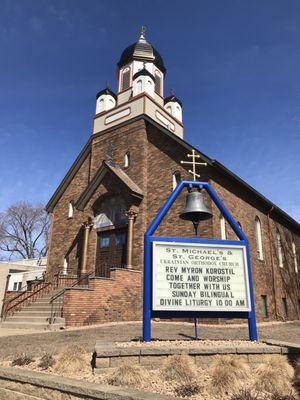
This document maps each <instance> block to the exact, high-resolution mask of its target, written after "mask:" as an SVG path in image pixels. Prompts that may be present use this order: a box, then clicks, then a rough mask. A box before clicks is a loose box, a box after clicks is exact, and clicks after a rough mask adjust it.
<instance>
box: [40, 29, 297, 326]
mask: <svg viewBox="0 0 300 400" xmlns="http://www.w3.org/2000/svg"><path fill="white" fill-rule="evenodd" d="M166 72H167V70H166V66H165V64H164V60H163V58H162V56H161V55H160V54H159V53H158V51H157V50H156V49H155V48H154V47H153V46H152V45H151V44H150V43H149V42H148V41H147V40H146V38H145V32H144V30H143V29H142V31H141V34H140V37H139V39H138V41H137V42H136V43H134V44H132V45H130V46H129V47H127V48H126V49H125V50H124V51H123V53H122V54H121V57H120V59H119V62H118V63H117V80H118V82H117V87H118V90H117V93H115V92H114V91H113V90H112V89H111V88H110V87H109V86H108V85H107V87H105V88H104V89H103V90H101V91H100V92H99V93H98V94H97V96H96V111H95V116H94V123H93V131H92V134H91V137H90V138H89V140H88V142H87V143H86V145H85V146H84V148H83V149H82V151H81V152H80V154H79V155H78V157H77V159H76V160H75V161H74V163H73V165H72V166H71V168H70V169H69V171H68V172H67V174H66V176H65V177H64V179H63V180H62V182H61V184H60V185H59V186H58V188H57V189H56V191H55V193H54V194H53V196H52V197H51V199H50V201H49V203H48V204H47V207H46V208H47V211H48V213H49V214H50V215H51V219H52V224H51V233H50V245H49V253H48V264H47V276H48V279H55V278H54V277H55V276H57V273H58V272H59V275H60V277H61V278H60V279H61V280H60V282H63V280H64V282H65V284H64V286H65V287H66V289H65V290H64V292H63V297H61V298H60V301H61V302H60V307H61V308H60V313H61V315H60V316H62V317H63V318H64V319H65V323H66V325H67V326H80V325H89V324H93V323H101V322H109V321H126V320H127V321H130V320H141V316H142V281H143V275H142V274H143V235H144V233H145V231H146V229H147V227H148V226H149V224H150V223H151V221H152V220H153V218H154V217H155V215H156V214H157V212H158V210H159V209H160V207H161V206H162V205H163V203H164V202H165V200H166V199H167V197H168V196H169V194H170V193H171V191H172V190H173V189H174V188H175V187H176V185H177V184H178V182H179V181H180V180H182V179H185V180H191V179H192V177H191V175H190V173H189V166H188V165H185V164H182V163H181V161H182V160H186V159H187V154H189V153H191V152H192V151H195V152H196V154H197V155H199V156H200V158H199V161H201V162H203V163H206V166H204V165H203V166H201V167H199V169H198V172H199V174H200V175H201V180H203V181H208V182H209V183H210V184H211V185H212V187H213V188H214V189H215V190H216V192H217V193H218V195H219V197H220V198H221V199H222V200H223V201H224V203H225V206H226V207H227V208H228V209H229V211H230V212H231V213H232V214H233V216H234V217H235V219H236V220H237V221H238V223H239V224H240V226H241V227H242V230H243V231H244V232H245V234H246V236H247V237H248V239H249V242H250V250H251V260H252V275H253V283H254V295H255V305H256V315H257V319H258V321H263V320H265V321H268V320H288V319H299V318H300V283H299V280H300V272H299V267H300V225H299V223H297V222H296V221H295V220H294V219H293V218H292V217H290V216H289V215H288V214H286V213H285V212H284V211H283V210H281V209H280V208H279V207H277V206H276V205H275V204H273V203H272V202H271V201H269V200H268V199H266V198H265V197H264V196H263V195H261V194H260V193H259V192H257V191H256V190H255V189H253V188H252V187H251V186H250V185H248V184H247V183H246V182H244V181H243V180H242V179H241V178H239V177H238V176H237V175H235V174H234V173H233V172H231V171H230V170H229V169H227V168H226V167H225V166H223V165H222V164H221V163H219V162H218V161H217V160H214V159H212V158H210V157H208V156H207V155H205V154H203V153H202V152H201V149H197V148H194V147H193V146H192V145H190V144H189V142H188V141H187V140H186V139H188V137H187V138H186V137H185V135H184V125H183V118H182V112H183V104H182V102H181V100H180V99H179V98H178V97H177V96H175V94H174V92H172V93H170V94H165V92H164V84H165V79H167V76H166ZM235 151H238V148H236V150H235ZM262 168H263V166H262ZM184 199H185V193H182V194H181V195H180V196H179V197H178V199H177V200H176V202H175V203H174V205H173V207H172V208H171V210H170V212H169V213H168V215H167V217H166V218H165V220H164V222H163V223H162V225H161V226H160V227H159V230H158V231H157V235H165V236H182V237H192V236H193V235H194V231H193V227H192V224H191V222H189V221H183V220H181V219H179V217H178V215H179V213H180V212H181V210H182V208H183V206H184ZM206 204H207V206H208V207H209V208H210V209H211V211H212V213H213V218H212V219H210V220H207V221H204V222H202V223H200V226H199V236H200V237H210V238H222V239H226V238H227V239H237V238H236V236H235V234H234V232H233V231H232V230H231V228H230V227H229V225H228V224H227V222H225V220H224V218H223V217H222V216H221V215H220V212H219V210H218V209H217V207H216V206H215V205H214V204H213V203H212V202H211V200H210V198H209V197H206Z"/></svg>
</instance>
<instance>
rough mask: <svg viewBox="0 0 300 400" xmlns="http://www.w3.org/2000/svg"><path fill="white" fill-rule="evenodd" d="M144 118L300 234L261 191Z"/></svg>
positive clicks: (296, 224) (294, 223)
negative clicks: (249, 194) (192, 151)
mask: <svg viewBox="0 0 300 400" xmlns="http://www.w3.org/2000/svg"><path fill="white" fill-rule="evenodd" d="M144 119H145V120H147V121H149V122H150V123H151V124H152V125H154V126H156V127H157V128H158V129H159V130H161V131H163V132H164V133H165V134H166V135H167V136H169V137H170V138H171V139H173V140H175V141H176V142H177V143H179V144H180V145H181V146H183V147H184V148H185V149H186V150H188V151H191V150H193V149H194V150H195V151H196V152H197V153H198V154H199V155H200V157H201V158H202V160H203V161H205V162H207V164H208V165H210V166H212V167H214V168H215V170H216V171H217V172H219V173H221V174H223V175H224V176H227V177H228V178H230V179H231V180H232V181H233V182H235V183H237V184H239V185H241V186H242V187H243V188H244V189H246V190H247V191H249V193H251V194H253V195H254V196H255V197H256V198H257V199H259V200H260V201H261V202H262V203H263V204H264V205H265V207H266V208H267V209H268V210H269V211H268V213H269V214H270V213H271V212H272V213H273V215H274V214H277V215H278V216H280V217H281V218H282V219H283V220H284V221H286V222H287V223H289V224H291V225H292V226H293V227H294V229H296V231H297V232H298V233H299V234H300V224H299V223H298V222H297V221H296V220H295V219H294V218H292V217H291V216H290V215H289V214H287V213H286V212H285V211H283V210H282V209H281V208H280V207H278V206H276V205H275V204H274V203H272V202H271V201H270V200H268V199H267V198H266V197H265V196H263V195H262V194H261V193H259V192H258V191H257V190H256V189H254V188H253V187H252V186H251V185H249V184H248V183H247V182H245V181H244V180H243V179H242V178H240V177H239V176H238V175H236V174H235V173H234V172H232V171H230V170H229V169H228V168H226V167H225V166H224V165H223V164H222V163H220V162H219V161H217V160H214V159H212V158H210V157H208V156H207V155H206V154H204V153H202V152H201V151H200V150H198V149H197V148H196V147H194V146H192V145H191V144H190V143H188V142H186V141H185V140H183V139H181V138H180V137H179V136H177V135H175V134H174V133H172V132H171V131H169V130H168V129H166V128H164V127H162V126H161V125H159V124H158V123H157V122H155V121H154V120H152V119H151V118H150V117H148V116H147V115H144Z"/></svg>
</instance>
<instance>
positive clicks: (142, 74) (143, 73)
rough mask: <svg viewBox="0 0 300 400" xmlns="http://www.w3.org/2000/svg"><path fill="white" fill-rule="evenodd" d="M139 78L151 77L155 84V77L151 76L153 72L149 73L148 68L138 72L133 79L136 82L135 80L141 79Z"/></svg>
mask: <svg viewBox="0 0 300 400" xmlns="http://www.w3.org/2000/svg"><path fill="white" fill-rule="evenodd" d="M139 76H150V78H152V79H153V82H155V78H154V76H153V75H152V74H151V72H149V71H148V70H147V69H146V68H143V69H140V70H139V71H138V72H136V73H135V74H134V75H133V77H132V79H133V80H134V79H136V78H137V77H139Z"/></svg>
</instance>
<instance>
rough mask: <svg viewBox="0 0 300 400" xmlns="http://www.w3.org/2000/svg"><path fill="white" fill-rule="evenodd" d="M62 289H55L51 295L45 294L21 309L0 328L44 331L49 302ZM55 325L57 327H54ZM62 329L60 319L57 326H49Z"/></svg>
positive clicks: (47, 323)
mask: <svg viewBox="0 0 300 400" xmlns="http://www.w3.org/2000/svg"><path fill="white" fill-rule="evenodd" d="M61 290H62V289H56V290H54V291H53V292H51V293H47V294H45V295H44V296H43V297H41V298H40V299H37V300H36V301H35V302H34V303H31V304H30V305H28V306H26V307H24V308H22V310H20V311H18V312H16V313H15V314H14V315H12V316H11V317H8V318H7V319H6V320H5V321H4V322H2V323H1V324H0V328H6V329H32V330H46V329H49V319H50V317H51V304H50V300H51V298H52V297H53V296H55V295H56V294H57V293H59V292H60V291H61ZM56 325H57V326H56ZM61 327H63V321H62V318H59V319H58V322H57V324H53V325H51V329H55V328H57V329H59V328H61Z"/></svg>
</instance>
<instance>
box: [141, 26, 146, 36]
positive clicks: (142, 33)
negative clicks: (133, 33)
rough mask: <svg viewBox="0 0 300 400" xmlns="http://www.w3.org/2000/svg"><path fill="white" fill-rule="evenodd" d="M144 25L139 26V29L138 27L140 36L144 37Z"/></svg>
mask: <svg viewBox="0 0 300 400" xmlns="http://www.w3.org/2000/svg"><path fill="white" fill-rule="evenodd" d="M146 29H147V28H146V27H145V26H141V29H140V36H141V37H144V36H145V33H146Z"/></svg>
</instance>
